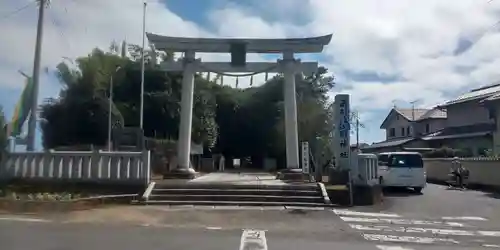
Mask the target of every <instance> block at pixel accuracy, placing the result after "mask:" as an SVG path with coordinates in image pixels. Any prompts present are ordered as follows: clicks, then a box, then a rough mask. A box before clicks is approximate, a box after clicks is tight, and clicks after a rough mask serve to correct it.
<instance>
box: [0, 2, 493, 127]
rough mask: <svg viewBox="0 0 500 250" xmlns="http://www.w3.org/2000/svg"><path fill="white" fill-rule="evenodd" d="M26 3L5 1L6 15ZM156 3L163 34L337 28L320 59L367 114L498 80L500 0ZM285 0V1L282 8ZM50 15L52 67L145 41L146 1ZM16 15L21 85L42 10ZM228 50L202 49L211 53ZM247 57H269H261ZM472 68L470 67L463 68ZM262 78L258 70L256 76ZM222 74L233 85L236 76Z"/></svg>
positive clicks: (7, 29) (4, 69) (10, 76)
mask: <svg viewBox="0 0 500 250" xmlns="http://www.w3.org/2000/svg"><path fill="white" fill-rule="evenodd" d="M207 1H208V0H207ZM27 2H28V1H27V0H24V1H21V0H17V1H16V0H8V1H1V2H0V10H2V12H1V13H4V12H8V10H12V9H15V7H19V6H22V5H24V4H25V3H27ZM148 2H149V7H148V22H147V30H148V31H149V32H154V33H159V34H166V35H171V36H189V37H197V36H205V37H207V36H208V37H217V36H222V37H267V38H269V37H285V36H286V37H291V36H294V37H306V36H312V35H324V34H329V33H333V34H334V36H333V39H332V42H331V44H330V46H328V47H327V49H326V51H325V54H324V57H322V58H324V60H323V61H322V63H323V64H326V65H327V66H328V67H329V69H330V71H331V72H332V73H334V74H337V76H338V77H337V80H338V83H339V89H341V90H342V92H347V93H351V94H352V100H353V106H354V107H356V108H357V109H359V110H360V111H362V112H364V115H365V116H366V117H373V116H374V115H373V114H374V113H373V112H377V111H378V110H381V109H387V108H389V107H390V106H392V101H393V100H395V99H398V100H402V101H403V102H405V101H406V102H408V101H412V100H415V99H420V100H421V105H422V106H425V105H433V104H436V103H439V102H441V101H444V100H446V99H447V98H450V94H451V93H453V94H456V93H457V92H460V91H464V90H466V89H470V88H474V87H477V86H480V85H485V84H489V83H491V82H493V81H496V80H497V79H498V78H499V74H498V73H497V72H498V68H500V65H499V64H500V61H499V60H498V59H497V58H500V46H498V44H500V35H498V33H496V32H497V31H498V29H497V28H492V27H491V26H492V25H493V24H495V23H496V22H497V20H500V15H499V13H500V1H496V0H493V1H491V2H489V3H488V1H487V0H460V1H457V0H420V1H413V0H398V1H394V0H379V1H370V0H350V1H345V0H309V1H306V0H302V1H295V0H294V1H292V0H289V1H284V0H283V1H279V2H273V4H269V3H268V2H266V1H256V2H254V3H252V5H246V6H242V5H241V4H239V3H238V2H237V1H236V2H233V3H231V4H225V5H223V6H218V7H220V8H218V9H216V10H211V11H210V12H209V13H200V15H206V16H207V17H208V19H207V20H208V22H209V23H207V24H205V23H203V24H196V23H194V22H192V21H188V20H184V19H182V18H181V17H179V16H178V15H176V14H175V13H172V12H170V11H169V10H168V8H165V6H167V7H168V5H169V4H171V2H167V5H164V4H162V3H159V2H157V1H153V0H150V1H148ZM282 4H284V5H286V6H285V7H284V8H281V9H280V8H279V6H280V5H282ZM4 10H7V11H4ZM1 13H0V14H1ZM47 13H48V14H47V18H46V23H45V27H46V35H45V38H44V53H43V65H44V66H49V67H53V66H55V65H56V64H57V63H58V62H59V61H60V60H61V57H62V56H66V57H77V56H81V55H83V54H85V53H87V52H89V50H90V49H91V48H93V47H95V46H100V47H101V48H107V47H108V45H109V42H110V41H111V40H113V39H114V40H122V39H126V40H128V41H129V42H131V43H140V41H141V21H142V3H141V1H136V0H107V1H101V0H86V1H83V0H75V1H53V3H52V7H51V8H50V9H49V10H48V12H47ZM291 16H297V18H291ZM294 19H300V20H302V21H301V22H297V21H296V20H294ZM8 20H9V21H5V20H0V30H2V33H3V34H9V35H4V36H2V38H1V39H0V41H1V42H0V55H1V56H0V67H1V70H0V73H1V74H2V81H0V88H12V87H14V86H18V85H19V84H18V83H16V80H17V81H22V77H20V76H19V75H18V74H17V73H16V72H17V70H18V69H23V70H25V71H29V70H30V69H31V67H32V58H33V47H34V38H35V22H36V9H35V8H31V9H27V10H25V11H23V12H21V13H19V14H18V15H16V16H14V17H11V18H9V19H8ZM464 37H468V38H469V39H472V40H473V41H475V42H476V44H475V45H474V46H473V47H472V48H470V50H468V51H466V52H465V53H463V54H461V55H458V56H455V55H453V52H454V50H455V47H456V45H457V42H458V40H459V38H464ZM227 58H228V55H208V56H206V55H203V60H214V61H220V60H226V59H227ZM249 59H250V60H264V59H263V58H261V57H258V56H254V55H252V56H250V57H249ZM464 68H466V69H467V70H460V69H464ZM347 71H349V72H372V73H374V74H380V75H394V76H397V78H398V80H397V81H396V82H389V83H383V82H377V81H376V80H374V81H372V82H356V81H354V80H352V79H351V78H350V76H349V75H345V74H344V73H343V72H347ZM263 77H264V75H263V74H261V75H257V76H255V77H254V82H259V79H260V80H262V79H263ZM224 80H225V83H228V82H229V81H231V82H232V83H230V84H232V86H234V78H233V79H231V78H225V79H224ZM240 85H241V86H248V85H249V78H244V79H241V80H240ZM377 126H378V124H377ZM373 132H375V131H370V133H373Z"/></svg>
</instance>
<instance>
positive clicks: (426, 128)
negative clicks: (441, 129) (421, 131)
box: [425, 123, 431, 133]
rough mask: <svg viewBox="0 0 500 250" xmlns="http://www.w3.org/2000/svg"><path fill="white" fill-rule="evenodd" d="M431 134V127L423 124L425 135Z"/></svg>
mask: <svg viewBox="0 0 500 250" xmlns="http://www.w3.org/2000/svg"><path fill="white" fill-rule="evenodd" d="M430 132H431V126H430V124H429V123H427V124H425V133H430Z"/></svg>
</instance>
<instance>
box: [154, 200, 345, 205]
mask: <svg viewBox="0 0 500 250" xmlns="http://www.w3.org/2000/svg"><path fill="white" fill-rule="evenodd" d="M146 204H148V205H170V206H180V205H194V206H266V207H270V206H290V207H331V206H335V205H331V204H324V203H306V202H273V201H268V202H258V201H160V200H149V201H147V202H146Z"/></svg>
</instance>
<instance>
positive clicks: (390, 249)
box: [376, 245, 415, 250]
mask: <svg viewBox="0 0 500 250" xmlns="http://www.w3.org/2000/svg"><path fill="white" fill-rule="evenodd" d="M376 247H377V248H378V249H380V250H415V249H414V248H409V247H402V246H386V245H377V246H376Z"/></svg>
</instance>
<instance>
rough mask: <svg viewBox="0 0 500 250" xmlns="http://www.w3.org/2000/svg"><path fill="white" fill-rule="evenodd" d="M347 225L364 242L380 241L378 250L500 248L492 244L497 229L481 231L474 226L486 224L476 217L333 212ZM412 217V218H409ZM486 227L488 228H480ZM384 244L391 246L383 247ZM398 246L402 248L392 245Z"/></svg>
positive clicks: (498, 234)
mask: <svg viewBox="0 0 500 250" xmlns="http://www.w3.org/2000/svg"><path fill="white" fill-rule="evenodd" d="M333 212H334V213H335V214H337V215H339V218H340V219H341V220H342V221H344V222H346V223H347V225H348V226H349V227H350V228H352V229H354V230H356V231H358V232H359V233H360V234H361V235H362V237H363V238H364V239H365V240H368V241H374V242H380V243H382V244H381V245H376V246H377V248H378V249H380V250H414V249H413V248H411V247H407V246H406V244H426V245H428V244H443V243H444V244H460V243H463V244H473V245H476V244H477V245H478V246H481V247H485V248H500V245H497V244H495V243H496V242H497V241H498V239H499V238H500V230H499V231H493V230H484V229H485V228H481V224H479V225H478V223H482V222H486V221H488V219H487V218H483V217H478V216H457V217H452V216H446V217H437V218H432V217H427V216H425V217H421V218H414V216H411V215H410V216H402V215H401V214H395V213H393V214H391V213H365V212H357V211H349V210H333ZM412 217H413V218H412ZM484 226H488V225H484ZM490 241H491V242H490ZM384 242H387V243H391V245H383V243H384ZM394 243H395V244H397V243H402V244H403V245H401V246H398V245H392V244H394Z"/></svg>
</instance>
